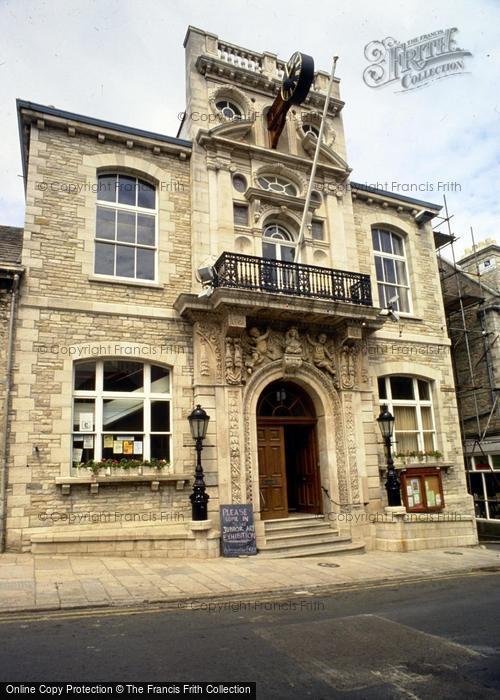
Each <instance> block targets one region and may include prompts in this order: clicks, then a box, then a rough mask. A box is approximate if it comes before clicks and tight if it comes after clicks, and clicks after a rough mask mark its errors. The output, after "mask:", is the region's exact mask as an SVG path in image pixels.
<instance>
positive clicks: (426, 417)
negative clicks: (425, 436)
mask: <svg viewBox="0 0 500 700" xmlns="http://www.w3.org/2000/svg"><path fill="white" fill-rule="evenodd" d="M420 410H421V413H422V428H423V429H424V430H432V429H433V428H434V426H433V425H432V413H431V409H430V408H426V407H422V408H421V409H420Z"/></svg>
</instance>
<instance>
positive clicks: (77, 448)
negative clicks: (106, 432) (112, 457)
mask: <svg viewBox="0 0 500 700" xmlns="http://www.w3.org/2000/svg"><path fill="white" fill-rule="evenodd" d="M94 440H95V438H94V436H93V435H73V455H72V462H73V466H76V465H77V464H81V463H82V462H88V461H89V460H91V459H94Z"/></svg>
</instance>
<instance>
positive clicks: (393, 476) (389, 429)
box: [377, 404, 401, 506]
mask: <svg viewBox="0 0 500 700" xmlns="http://www.w3.org/2000/svg"><path fill="white" fill-rule="evenodd" d="M377 423H378V424H379V427H380V432H381V433H382V437H383V439H384V446H385V453H386V454H385V456H386V459H387V481H386V482H385V488H386V491H387V502H388V504H389V506H401V482H400V480H399V476H398V473H397V472H396V470H395V468H394V460H393V459H392V452H391V442H392V434H393V431H394V416H393V415H392V413H389V409H388V408H387V406H386V405H385V404H384V405H383V406H382V408H381V409H380V415H379V417H378V418H377Z"/></svg>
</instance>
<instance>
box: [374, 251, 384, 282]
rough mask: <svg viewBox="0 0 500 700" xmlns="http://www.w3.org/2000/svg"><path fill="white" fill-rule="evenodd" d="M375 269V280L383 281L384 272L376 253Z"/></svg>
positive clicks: (380, 259)
mask: <svg viewBox="0 0 500 700" xmlns="http://www.w3.org/2000/svg"><path fill="white" fill-rule="evenodd" d="M375 270H376V273H377V281H378V282H383V281H384V272H383V269H382V258H379V257H378V255H376V256H375Z"/></svg>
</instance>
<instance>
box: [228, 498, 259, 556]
mask: <svg viewBox="0 0 500 700" xmlns="http://www.w3.org/2000/svg"><path fill="white" fill-rule="evenodd" d="M220 525H221V535H222V537H221V547H222V556H223V557H239V556H241V555H242V554H243V555H249V554H257V546H256V543H255V525H254V522H253V507H252V506H251V505H250V504H245V505H241V504H238V503H233V504H229V505H227V506H220Z"/></svg>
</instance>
